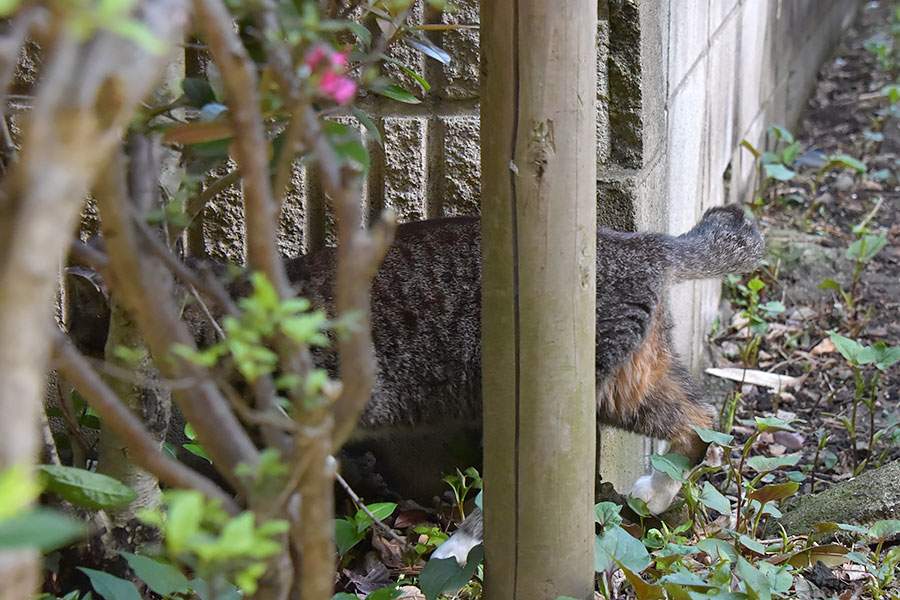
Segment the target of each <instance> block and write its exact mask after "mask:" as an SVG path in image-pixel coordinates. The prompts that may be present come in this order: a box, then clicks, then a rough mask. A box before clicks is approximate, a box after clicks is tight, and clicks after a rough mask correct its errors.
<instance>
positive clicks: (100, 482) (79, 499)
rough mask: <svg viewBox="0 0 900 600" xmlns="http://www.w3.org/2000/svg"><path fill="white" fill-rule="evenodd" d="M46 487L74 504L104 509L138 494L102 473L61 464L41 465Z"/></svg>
mask: <svg viewBox="0 0 900 600" xmlns="http://www.w3.org/2000/svg"><path fill="white" fill-rule="evenodd" d="M38 471H39V472H41V473H43V475H44V478H45V481H46V488H47V489H48V490H50V491H52V492H55V493H57V494H59V495H60V496H61V497H63V498H65V499H66V500H68V501H69V502H71V503H72V504H74V505H75V506H81V507H83V508H90V509H93V510H101V509H107V508H114V507H116V506H124V505H125V504H128V503H129V502H131V501H133V500H134V499H135V498H137V493H135V491H134V490H133V489H131V488H130V487H128V486H127V485H125V484H124V483H122V482H120V481H118V480H116V479H113V478H112V477H109V476H108V475H102V474H100V473H92V472H91V471H86V470H85V469H76V468H75V467H64V466H60V465H41V466H39V467H38Z"/></svg>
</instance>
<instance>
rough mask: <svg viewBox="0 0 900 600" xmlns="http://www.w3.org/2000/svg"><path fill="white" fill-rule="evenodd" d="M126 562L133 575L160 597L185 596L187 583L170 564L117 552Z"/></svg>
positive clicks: (147, 557)
mask: <svg viewBox="0 0 900 600" xmlns="http://www.w3.org/2000/svg"><path fill="white" fill-rule="evenodd" d="M119 554H121V555H122V556H124V557H125V560H127V561H128V566H129V567H131V568H132V569H133V570H134V573H135V575H137V576H138V577H140V578H141V579H143V580H144V583H146V584H147V585H148V586H149V587H150V589H151V590H153V591H154V592H156V593H157V594H159V595H160V596H171V595H173V594H176V593H177V594H186V593H187V592H188V587H189V582H188V579H187V577H185V576H184V574H183V573H182V572H181V571H179V570H178V569H176V568H175V567H173V566H172V565H170V564H167V563H164V562H160V561H158V560H154V559H152V558H150V557H149V556H141V555H139V554H132V553H131V552H121V551H120V552H119Z"/></svg>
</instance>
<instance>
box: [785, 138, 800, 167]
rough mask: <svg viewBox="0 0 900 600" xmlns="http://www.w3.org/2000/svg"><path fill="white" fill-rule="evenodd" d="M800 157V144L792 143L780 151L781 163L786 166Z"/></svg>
mask: <svg viewBox="0 0 900 600" xmlns="http://www.w3.org/2000/svg"><path fill="white" fill-rule="evenodd" d="M799 155H800V142H794V143H793V144H790V145H789V146H788V147H787V148H785V149H784V150H782V151H781V162H783V163H784V164H786V165H789V164H792V163H793V162H794V161H795V160H797V157H798V156H799Z"/></svg>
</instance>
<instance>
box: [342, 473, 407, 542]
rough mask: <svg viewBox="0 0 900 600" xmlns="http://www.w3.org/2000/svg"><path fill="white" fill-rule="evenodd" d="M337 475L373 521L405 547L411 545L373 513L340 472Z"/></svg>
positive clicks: (343, 486) (357, 503)
mask: <svg viewBox="0 0 900 600" xmlns="http://www.w3.org/2000/svg"><path fill="white" fill-rule="evenodd" d="M336 477H337V481H338V483H339V484H341V487H342V488H344V491H345V492H347V495H348V496H350V499H351V500H353V504H355V505H356V506H357V507H359V508H361V509H362V511H363V512H364V513H366V514H367V515H369V518H370V519H372V521H373V522H374V523H375V524H376V525H378V526H379V527H380V528H381V529H382V531H384V532H385V533H387V534H388V537H390V538H391V539H392V540H394V541H395V542H398V543H400V544H403V546H404V547H409V542H408V541H406V540H405V539H403V538H402V537H400V536H399V535H397V534H396V532H394V530H393V529H391V528H390V527H388V526H387V525H386V524H385V523H384V522H383V521H382V520H381V519H379V518H378V517H376V516H375V515H374V514H372V511H371V510H369V507H368V506H366V505H365V503H364V502H363V501H362V498H360V497H359V496H358V495H356V492H354V491H353V488H351V487H350V484H349V483H347V481H346V480H345V479H344V478H343V477H341V474H340V473H338V474H337V475H336Z"/></svg>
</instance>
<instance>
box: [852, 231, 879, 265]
mask: <svg viewBox="0 0 900 600" xmlns="http://www.w3.org/2000/svg"><path fill="white" fill-rule="evenodd" d="M885 244H887V234H886V233H882V234H881V235H864V236H862V237H861V238H860V239H858V240H856V241H855V242H853V244H851V246H850V247H849V248H847V252H845V253H844V256H845V257H846V258H847V260H853V261H858V262H868V261H869V260H871V259H872V257H874V256H875V255H876V254H878V253H879V252H881V249H882V248H884V246H885Z"/></svg>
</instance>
